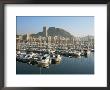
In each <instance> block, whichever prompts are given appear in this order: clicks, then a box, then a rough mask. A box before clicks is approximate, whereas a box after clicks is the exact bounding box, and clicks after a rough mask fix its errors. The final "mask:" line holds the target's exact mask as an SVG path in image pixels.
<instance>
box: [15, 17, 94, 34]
mask: <svg viewBox="0 0 110 90" xmlns="http://www.w3.org/2000/svg"><path fill="white" fill-rule="evenodd" d="M43 26H46V28H47V29H48V28H49V27H56V28H62V29H64V30H66V31H67V32H70V33H71V34H72V35H75V36H82V35H94V16H16V29H17V34H26V33H38V32H42V31H43Z"/></svg>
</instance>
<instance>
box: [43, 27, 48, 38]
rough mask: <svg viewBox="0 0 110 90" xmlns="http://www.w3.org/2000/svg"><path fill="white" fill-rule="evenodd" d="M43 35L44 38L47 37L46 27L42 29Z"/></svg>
mask: <svg viewBox="0 0 110 90" xmlns="http://www.w3.org/2000/svg"><path fill="white" fill-rule="evenodd" d="M43 35H44V37H47V36H48V33H47V29H46V26H44V27H43Z"/></svg>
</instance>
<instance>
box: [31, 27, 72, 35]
mask: <svg viewBox="0 0 110 90" xmlns="http://www.w3.org/2000/svg"><path fill="white" fill-rule="evenodd" d="M47 32H48V36H62V37H72V35H71V34H70V33H69V32H67V31H66V30H64V29H62V28H55V27H49V28H48V30H47ZM32 36H34V37H38V36H44V35H43V32H38V33H37V34H32Z"/></svg>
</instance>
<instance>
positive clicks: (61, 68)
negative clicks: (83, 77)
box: [16, 51, 94, 74]
mask: <svg viewBox="0 0 110 90" xmlns="http://www.w3.org/2000/svg"><path fill="white" fill-rule="evenodd" d="M36 52H37V51H36ZM79 53H80V55H79ZM79 53H78V52H75V55H74V53H73V52H71V53H67V51H66V54H65V53H64V51H63V53H61V52H60V53H58V51H57V52H56V51H55V52H54V53H53V52H43V53H41V52H39V53H38V52H37V53H35V52H34V53H33V52H30V53H29V52H28V54H27V53H26V52H23V51H22V52H21V53H20V51H18V52H17V54H16V55H17V56H16V61H17V62H16V65H17V69H16V73H17V74H32V73H33V74H53V73H54V74H94V52H93V51H91V52H88V53H87V54H84V52H83V53H81V52H79ZM72 54H73V56H72ZM76 54H77V55H76ZM77 65H78V66H77ZM21 67H22V68H21ZM20 68H21V69H20ZM31 68H32V71H30V70H31ZM34 70H35V71H34ZM55 70H56V71H55ZM77 70H78V71H77Z"/></svg>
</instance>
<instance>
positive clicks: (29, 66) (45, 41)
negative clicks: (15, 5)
mask: <svg viewBox="0 0 110 90" xmlns="http://www.w3.org/2000/svg"><path fill="white" fill-rule="evenodd" d="M23 18H26V22H27V20H29V23H30V24H29V26H30V25H33V24H32V23H35V22H36V23H37V24H38V25H37V24H36V23H35V24H34V26H35V31H34V32H32V31H31V29H29V31H28V28H27V29H24V26H23V27H22V19H23ZM29 18H30V17H28V18H27V17H17V20H18V21H19V20H20V22H18V27H19V28H17V31H19V30H20V31H19V32H20V33H18V34H17V35H16V74H94V53H95V50H94V34H93V31H92V29H91V28H88V27H87V25H84V21H85V19H83V18H88V19H87V21H88V23H89V24H90V22H91V19H92V20H93V17H45V16H43V17H31V18H33V20H34V18H37V19H36V21H33V22H30V20H31V18H30V19H29ZM42 18H45V19H42ZM48 18H51V19H50V20H49V21H50V23H49V24H48V25H50V26H48V25H47V26H44V25H45V24H44V22H45V20H47V21H46V22H45V23H48V22H49V21H48ZM55 18H56V19H57V21H56V19H55ZM61 18H62V19H61ZM67 18H68V19H67ZM70 18H71V19H70ZM73 18H74V19H76V18H77V20H78V21H79V24H80V26H82V25H84V27H83V29H82V28H79V24H78V23H77V22H75V21H74V20H72V19H73ZM79 18H80V19H81V18H82V19H81V20H84V21H80V19H79ZM52 19H53V20H52ZM24 20H25V19H24ZM37 20H39V22H37ZM51 20H52V21H51ZM60 20H61V21H62V20H66V21H65V22H61V21H60ZM68 20H69V21H68ZM71 20H72V21H71ZM40 21H41V22H40ZM43 21H44V22H43ZM54 21H55V22H57V23H59V22H61V23H60V24H62V23H63V24H62V25H63V27H62V26H61V25H57V26H56V25H54V24H55V23H53V22H54ZM26 22H23V23H25V24H26ZM71 22H74V23H76V24H78V27H76V25H75V24H72V23H71ZM39 23H41V25H39ZM52 23H53V24H52ZM57 23H56V24H57ZM88 23H85V24H88ZM68 24H69V25H71V27H73V26H74V27H76V28H77V29H75V28H71V29H70V28H69V27H68V26H67V27H65V26H66V25H68ZM36 26H37V27H36ZM21 27H22V29H20V28H21ZM25 27H27V25H26V26H25ZM32 27H33V26H32ZM38 27H39V28H38ZM91 27H92V28H93V22H92V23H91ZM74 30H75V31H74ZM78 30H79V32H77V31H78ZM83 30H84V32H83ZM88 30H90V31H91V32H92V33H90V32H88ZM22 31H24V32H25V33H23V32H22ZM75 32H77V34H75ZM79 34H81V35H79Z"/></svg>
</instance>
